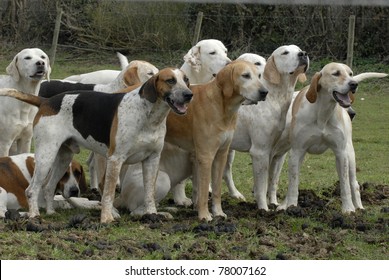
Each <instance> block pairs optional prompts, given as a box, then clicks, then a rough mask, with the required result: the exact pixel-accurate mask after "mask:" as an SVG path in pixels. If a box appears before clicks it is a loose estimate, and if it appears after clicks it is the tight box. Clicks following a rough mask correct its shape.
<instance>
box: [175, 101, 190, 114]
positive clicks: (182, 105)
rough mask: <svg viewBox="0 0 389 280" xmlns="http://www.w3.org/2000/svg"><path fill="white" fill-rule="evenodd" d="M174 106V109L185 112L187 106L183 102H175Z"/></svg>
mask: <svg viewBox="0 0 389 280" xmlns="http://www.w3.org/2000/svg"><path fill="white" fill-rule="evenodd" d="M174 106H175V107H176V109H177V110H178V111H179V112H180V113H185V112H186V108H187V106H186V105H185V104H177V103H174Z"/></svg>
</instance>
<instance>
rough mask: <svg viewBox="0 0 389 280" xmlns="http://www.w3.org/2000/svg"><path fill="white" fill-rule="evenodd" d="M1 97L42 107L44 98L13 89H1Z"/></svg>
mask: <svg viewBox="0 0 389 280" xmlns="http://www.w3.org/2000/svg"><path fill="white" fill-rule="evenodd" d="M0 96H9V97H13V98H16V99H18V100H20V101H23V102H26V103H28V104H31V105H34V106H36V107H40V106H41V104H42V98H41V97H39V96H35V95H32V94H27V93H23V92H21V91H18V90H16V89H13V88H2V89H0Z"/></svg>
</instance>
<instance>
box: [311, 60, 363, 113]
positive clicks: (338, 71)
mask: <svg viewBox="0 0 389 280" xmlns="http://www.w3.org/2000/svg"><path fill="white" fill-rule="evenodd" d="M357 87H358V82H357V81H356V80H355V79H354V78H353V72H352V70H351V69H350V67H348V66H347V65H345V64H341V63H329V64H327V65H325V66H324V67H323V69H322V70H321V71H320V72H317V73H316V74H315V75H314V76H313V77H312V80H311V85H310V86H309V88H308V91H307V94H306V98H307V99H308V101H309V102H311V103H314V102H316V99H317V94H318V92H319V91H324V92H325V94H327V95H328V96H329V97H330V98H331V100H333V101H334V102H337V103H338V104H339V105H340V106H342V107H343V108H348V107H350V106H351V104H352V103H353V101H354V93H355V92H356V90H357Z"/></svg>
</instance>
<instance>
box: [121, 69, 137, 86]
mask: <svg viewBox="0 0 389 280" xmlns="http://www.w3.org/2000/svg"><path fill="white" fill-rule="evenodd" d="M123 82H124V84H125V85H126V86H127V87H129V86H133V85H136V84H140V83H141V81H140V79H139V76H138V67H137V66H135V67H129V68H128V69H127V70H126V72H125V73H124V77H123Z"/></svg>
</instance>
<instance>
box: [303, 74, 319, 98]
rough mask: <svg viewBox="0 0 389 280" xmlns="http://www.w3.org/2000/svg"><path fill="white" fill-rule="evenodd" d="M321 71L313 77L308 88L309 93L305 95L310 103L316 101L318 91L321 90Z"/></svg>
mask: <svg viewBox="0 0 389 280" xmlns="http://www.w3.org/2000/svg"><path fill="white" fill-rule="evenodd" d="M320 78H321V73H320V72H316V73H315V75H313V77H312V79H311V85H310V86H309V88H308V91H307V94H306V95H305V96H306V97H307V99H308V101H309V102H310V103H315V102H316V99H317V93H318V92H319V91H320V88H321V87H320V84H319V80H320Z"/></svg>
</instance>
